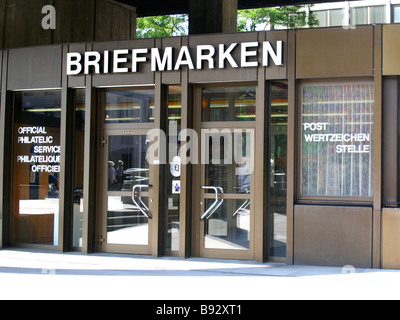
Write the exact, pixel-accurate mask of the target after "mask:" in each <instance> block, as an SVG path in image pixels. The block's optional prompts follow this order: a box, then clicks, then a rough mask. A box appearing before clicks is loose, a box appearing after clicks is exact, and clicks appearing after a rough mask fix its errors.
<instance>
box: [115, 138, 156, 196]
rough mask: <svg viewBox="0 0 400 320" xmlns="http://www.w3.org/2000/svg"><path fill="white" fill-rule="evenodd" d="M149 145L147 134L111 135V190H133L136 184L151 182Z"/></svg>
mask: <svg viewBox="0 0 400 320" xmlns="http://www.w3.org/2000/svg"><path fill="white" fill-rule="evenodd" d="M148 146H149V141H147V140H146V136H131V135H126V136H110V137H109V143H108V148H109V149H108V155H109V158H108V190H109V191H131V190H132V188H133V186H134V185H136V184H147V185H148V184H149V163H148V162H147V160H146V153H147V148H148Z"/></svg>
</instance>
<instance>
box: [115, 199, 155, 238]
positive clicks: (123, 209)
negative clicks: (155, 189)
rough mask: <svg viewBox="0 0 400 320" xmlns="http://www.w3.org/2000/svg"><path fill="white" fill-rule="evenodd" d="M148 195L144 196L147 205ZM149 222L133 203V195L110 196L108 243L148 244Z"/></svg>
mask: <svg viewBox="0 0 400 320" xmlns="http://www.w3.org/2000/svg"><path fill="white" fill-rule="evenodd" d="M147 200H148V197H147V198H145V197H143V198H142V201H143V202H144V204H141V205H147V204H148V203H147ZM148 223H149V219H148V218H146V217H145V216H144V215H143V214H142V213H141V212H140V211H139V210H138V207H137V206H136V205H135V204H134V203H133V200H132V196H109V197H108V214H107V243H109V244H131V245H147V244H148V239H149V236H148V232H149V228H148Z"/></svg>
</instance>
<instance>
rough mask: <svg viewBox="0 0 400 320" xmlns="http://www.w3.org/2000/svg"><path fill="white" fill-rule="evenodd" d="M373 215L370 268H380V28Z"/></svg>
mask: <svg viewBox="0 0 400 320" xmlns="http://www.w3.org/2000/svg"><path fill="white" fill-rule="evenodd" d="M374 68H375V78H374V95H375V105H374V178H373V179H374V182H373V183H374V199H373V204H374V215H373V219H374V220H373V243H372V249H373V252H372V266H373V267H374V268H380V266H381V208H382V26H376V27H374Z"/></svg>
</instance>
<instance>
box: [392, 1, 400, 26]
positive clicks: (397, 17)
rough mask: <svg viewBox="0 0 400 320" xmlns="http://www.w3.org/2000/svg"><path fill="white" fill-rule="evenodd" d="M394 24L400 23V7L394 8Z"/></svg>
mask: <svg viewBox="0 0 400 320" xmlns="http://www.w3.org/2000/svg"><path fill="white" fill-rule="evenodd" d="M393 22H394V23H400V5H396V6H393Z"/></svg>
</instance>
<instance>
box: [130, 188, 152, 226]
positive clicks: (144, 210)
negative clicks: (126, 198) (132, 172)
mask: <svg viewBox="0 0 400 320" xmlns="http://www.w3.org/2000/svg"><path fill="white" fill-rule="evenodd" d="M151 187H152V186H150V185H148V184H137V185H135V186H133V188H132V201H133V203H134V204H135V205H136V207H137V208H138V209H139V211H140V212H141V213H142V214H143V215H144V216H145V217H146V218H148V219H151V215H150V212H149V211H150V210H149V208H148V207H147V206H146V205H145V204H144V202H143V201H142V197H141V196H140V195H139V201H140V203H141V204H142V205H143V207H144V208H142V207H141V206H140V205H139V203H138V202H137V201H136V199H135V193H136V189H139V192H140V191H141V190H142V188H151Z"/></svg>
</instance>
